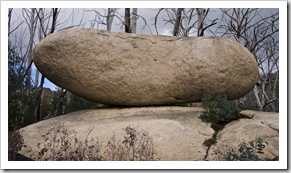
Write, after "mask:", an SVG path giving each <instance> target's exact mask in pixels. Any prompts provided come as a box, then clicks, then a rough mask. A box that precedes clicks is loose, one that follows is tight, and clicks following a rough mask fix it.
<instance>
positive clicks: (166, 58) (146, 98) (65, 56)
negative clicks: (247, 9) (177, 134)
mask: <svg viewBox="0 0 291 173" xmlns="http://www.w3.org/2000/svg"><path fill="white" fill-rule="evenodd" d="M33 60H34V62H35V65H36V66H37V68H38V69H39V71H40V72H41V73H42V74H44V75H45V76H46V77H47V78H48V79H49V80H50V81H52V82H53V83H55V84H56V85H58V86H61V87H62V88H65V89H67V90H69V91H71V92H73V93H75V94H77V95H80V96H82V97H84V98H87V99H89V100H92V101H95V102H99V103H103V104H112V105H130V106H145V105H166V104H177V103H187V102H196V101H201V98H202V97H203V95H204V94H205V92H207V91H208V90H212V91H214V92H217V93H223V94H226V95H227V97H228V98H229V99H237V98H240V97H242V96H244V95H245V94H247V93H248V92H249V91H250V90H251V89H252V88H253V86H254V85H255V84H256V82H257V79H258V67H257V63H256V61H255V59H254V57H253V56H252V54H251V53H250V52H249V51H248V50H247V49H246V48H244V47H243V46H242V45H240V44H239V43H237V42H235V41H231V40H229V39H226V38H222V37H173V36H156V35H155V36H154V35H137V34H128V33H113V32H107V31H101V30H96V29H84V28H83V29H80V28H78V29H77V28H75V29H66V30H62V31H59V32H56V33H53V34H51V35H49V36H47V37H46V38H44V39H43V40H42V41H41V42H40V43H39V44H37V45H36V47H35V49H34V52H33Z"/></svg>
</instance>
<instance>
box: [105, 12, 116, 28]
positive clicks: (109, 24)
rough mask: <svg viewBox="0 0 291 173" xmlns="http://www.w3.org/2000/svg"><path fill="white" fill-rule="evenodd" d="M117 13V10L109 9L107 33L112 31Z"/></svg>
mask: <svg viewBox="0 0 291 173" xmlns="http://www.w3.org/2000/svg"><path fill="white" fill-rule="evenodd" d="M115 12H116V8H108V15H107V16H106V25H107V31H111V28H112V23H113V18H114V15H115Z"/></svg>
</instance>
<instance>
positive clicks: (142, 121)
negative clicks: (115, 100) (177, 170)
mask: <svg viewBox="0 0 291 173" xmlns="http://www.w3.org/2000/svg"><path fill="white" fill-rule="evenodd" d="M203 111H204V110H203V109H202V108H199V107H179V106H173V107H169V106H167V107H140V108H111V109H109V108H102V109H96V110H84V111H78V112H73V113H69V114H66V115H62V116H59V117H54V118H50V119H47V120H43V121H40V122H38V123H35V124H32V125H29V126H27V127H25V128H23V129H22V130H23V138H24V144H25V145H27V147H26V148H23V149H22V151H21V152H20V154H23V155H25V156H27V157H31V158H33V159H36V158H35V155H31V153H34V152H37V151H39V149H38V148H37V144H38V142H41V141H42V139H43V137H42V135H45V134H46V133H47V132H48V131H49V130H50V129H51V128H53V127H55V126H57V125H59V124H62V125H63V126H64V128H65V129H67V130H68V131H73V130H74V131H76V133H77V138H78V139H80V140H81V141H84V140H85V138H86V136H87V135H88V133H89V132H90V133H89V136H88V139H91V138H93V139H96V138H98V141H99V144H100V145H102V146H101V147H100V148H99V149H100V153H101V154H103V153H104V152H105V150H106V149H108V148H106V146H107V144H108V141H109V140H110V139H112V136H113V134H115V137H116V140H115V141H116V144H117V143H119V144H121V143H122V142H123V141H124V139H125V138H124V136H127V134H126V133H125V129H126V127H128V126H130V127H137V129H140V130H143V131H145V132H148V136H149V137H151V138H152V140H153V148H154V154H155V159H156V160H169V161H193V160H223V159H224V157H225V154H226V151H229V149H230V148H237V146H238V145H239V144H240V143H241V142H249V141H250V140H254V139H255V138H259V137H260V138H262V139H264V140H265V141H266V142H268V144H269V145H268V146H266V148H265V150H264V151H265V155H262V156H261V157H263V158H264V157H265V158H271V159H272V158H275V157H277V156H279V133H278V129H273V127H272V126H277V127H278V119H279V114H278V113H266V112H257V111H254V117H253V118H252V119H240V120H238V121H234V122H232V123H230V124H228V125H227V126H226V127H225V128H224V129H223V130H222V131H220V132H219V133H218V135H217V143H216V144H215V145H213V146H211V148H210V149H209V151H208V148H207V147H206V146H204V145H203V143H204V141H205V140H206V139H209V138H212V136H213V134H214V130H213V129H212V128H211V127H210V124H209V123H208V124H207V123H204V122H202V121H201V120H200V119H199V118H198V117H199V116H200V114H201V113H202V112H203ZM264 114H266V115H267V116H266V117H264V116H263V115H264ZM271 125H272V126H271ZM91 130H92V131H91ZM109 160H110V159H109Z"/></svg>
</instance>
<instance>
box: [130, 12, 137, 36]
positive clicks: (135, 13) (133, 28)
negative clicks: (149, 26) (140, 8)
mask: <svg viewBox="0 0 291 173" xmlns="http://www.w3.org/2000/svg"><path fill="white" fill-rule="evenodd" d="M131 18H132V24H131V33H136V21H137V8H133V9H132V13H131Z"/></svg>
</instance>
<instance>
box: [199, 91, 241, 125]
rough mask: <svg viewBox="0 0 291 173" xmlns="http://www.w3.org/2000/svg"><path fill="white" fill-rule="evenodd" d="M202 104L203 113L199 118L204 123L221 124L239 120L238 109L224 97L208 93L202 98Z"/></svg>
mask: <svg viewBox="0 0 291 173" xmlns="http://www.w3.org/2000/svg"><path fill="white" fill-rule="evenodd" d="M202 103H203V108H204V109H205V112H204V113H203V114H202V115H201V116H200V118H201V119H202V121H204V122H211V123H213V124H214V123H217V124H223V123H228V122H230V121H232V120H237V119H239V118H240V114H239V112H240V109H239V108H238V107H237V106H236V104H235V103H234V102H233V101H228V100H227V98H226V96H224V95H220V94H217V93H214V92H208V93H207V94H206V95H205V96H204V97H203V98H202Z"/></svg>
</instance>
